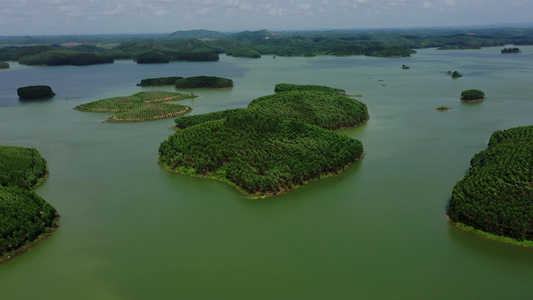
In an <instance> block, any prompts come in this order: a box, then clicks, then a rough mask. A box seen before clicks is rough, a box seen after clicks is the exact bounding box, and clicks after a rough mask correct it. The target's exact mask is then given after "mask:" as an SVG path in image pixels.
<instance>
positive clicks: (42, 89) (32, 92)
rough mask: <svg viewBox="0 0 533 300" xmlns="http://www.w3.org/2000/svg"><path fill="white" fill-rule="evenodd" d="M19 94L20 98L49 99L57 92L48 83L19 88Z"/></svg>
mask: <svg viewBox="0 0 533 300" xmlns="http://www.w3.org/2000/svg"><path fill="white" fill-rule="evenodd" d="M17 95H18V96H19V98H20V99H49V98H52V97H53V96H55V95H56V94H55V93H54V91H52V88H51V87H49V86H47V85H31V86H25V87H20V88H18V89H17Z"/></svg>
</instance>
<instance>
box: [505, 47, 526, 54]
mask: <svg viewBox="0 0 533 300" xmlns="http://www.w3.org/2000/svg"><path fill="white" fill-rule="evenodd" d="M520 52H522V51H520V49H518V48H516V47H515V48H503V49H502V50H501V53H520Z"/></svg>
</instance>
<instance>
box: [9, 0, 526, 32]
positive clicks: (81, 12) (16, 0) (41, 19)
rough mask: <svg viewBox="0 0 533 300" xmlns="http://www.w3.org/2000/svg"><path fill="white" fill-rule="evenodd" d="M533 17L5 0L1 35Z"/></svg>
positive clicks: (395, 3)
mask: <svg viewBox="0 0 533 300" xmlns="http://www.w3.org/2000/svg"><path fill="white" fill-rule="evenodd" d="M521 22H533V0H507V1H502V0H498V1H496V0H247V1H244V0H81V1H80V0H0V36H10V35H65V34H117V33H119V34H120V33H127V34H133V33H171V32H174V31H179V30H191V29H208V30H216V31H244V30H260V29H268V30H315V29H365V28H404V27H435V26H474V25H489V24H501V23H521Z"/></svg>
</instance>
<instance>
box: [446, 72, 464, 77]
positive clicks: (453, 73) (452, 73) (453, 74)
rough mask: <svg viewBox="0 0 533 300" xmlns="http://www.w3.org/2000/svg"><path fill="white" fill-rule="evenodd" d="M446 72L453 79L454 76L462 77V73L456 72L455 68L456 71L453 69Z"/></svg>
mask: <svg viewBox="0 0 533 300" xmlns="http://www.w3.org/2000/svg"><path fill="white" fill-rule="evenodd" d="M448 73H449V74H450V75H451V76H452V78H454V79H455V78H460V77H463V75H462V74H461V73H459V72H457V70H456V71H453V72H448Z"/></svg>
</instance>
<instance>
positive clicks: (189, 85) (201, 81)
mask: <svg viewBox="0 0 533 300" xmlns="http://www.w3.org/2000/svg"><path fill="white" fill-rule="evenodd" d="M175 85H176V88H178V89H197V88H215V89H220V88H231V87H233V80H231V79H228V78H222V77H216V76H193V77H186V78H181V79H178V80H176V83H175Z"/></svg>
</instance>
